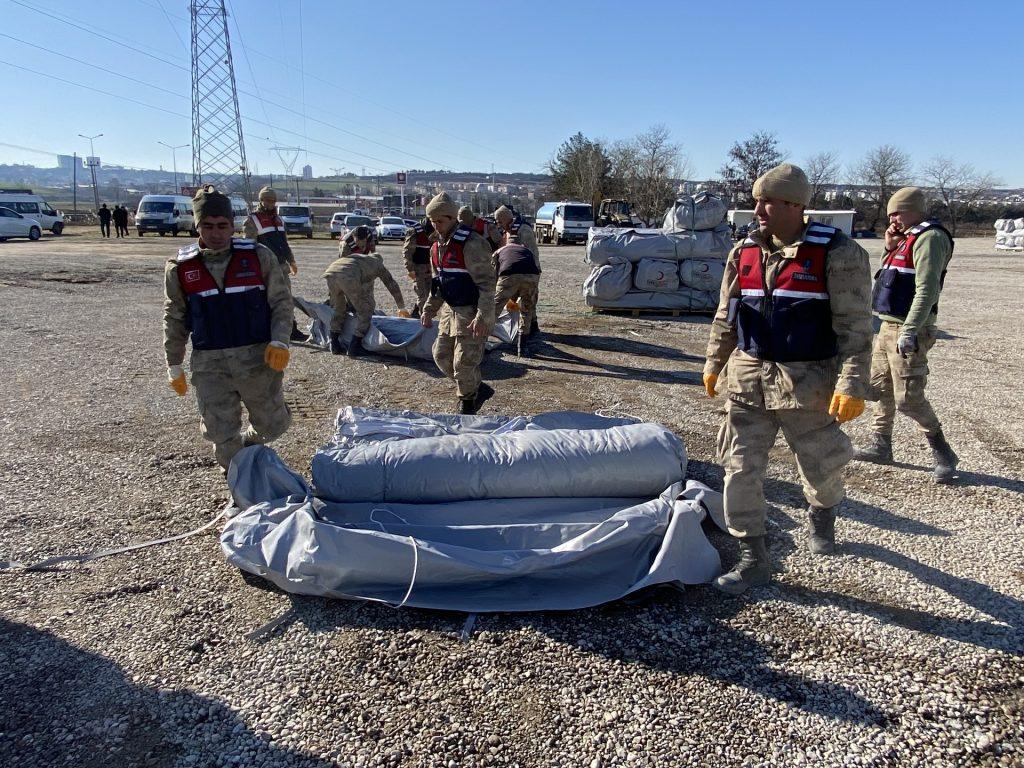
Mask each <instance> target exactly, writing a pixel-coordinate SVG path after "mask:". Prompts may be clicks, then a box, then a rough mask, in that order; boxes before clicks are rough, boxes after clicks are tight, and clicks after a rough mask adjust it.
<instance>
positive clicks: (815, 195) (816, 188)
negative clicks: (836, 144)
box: [804, 152, 839, 208]
mask: <svg viewBox="0 0 1024 768" xmlns="http://www.w3.org/2000/svg"><path fill="white" fill-rule="evenodd" d="M804 170H805V171H806V173H807V181H808V182H810V185H811V207H812V208H814V207H816V206H817V205H820V204H822V203H823V202H824V200H823V199H819V197H823V192H824V189H825V187H827V186H831V185H832V184H835V183H836V181H837V180H838V179H839V155H837V154H836V153H835V152H818V153H816V154H813V155H811V156H810V157H808V158H807V166H806V167H805V168H804Z"/></svg>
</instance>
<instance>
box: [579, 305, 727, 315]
mask: <svg viewBox="0 0 1024 768" xmlns="http://www.w3.org/2000/svg"><path fill="white" fill-rule="evenodd" d="M590 311H591V313H592V314H595V315H618V316H625V317H642V316H648V317H650V316H654V317H684V316H685V315H710V314H713V312H712V310H709V309H694V310H689V309H656V308H654V307H651V308H647V307H645V308H644V309H627V308H625V307H622V308H619V307H591V308H590Z"/></svg>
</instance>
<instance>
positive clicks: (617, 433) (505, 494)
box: [312, 408, 686, 503]
mask: <svg viewBox="0 0 1024 768" xmlns="http://www.w3.org/2000/svg"><path fill="white" fill-rule="evenodd" d="M364 413H366V412H365V411H362V410H361V409H353V408H347V409H345V410H343V411H341V412H340V413H339V414H338V420H337V431H336V433H335V436H334V438H333V439H332V440H331V442H330V443H328V444H327V445H326V446H324V447H323V448H321V449H320V450H318V451H317V452H316V455H314V456H313V463H312V473H313V487H314V488H315V492H316V495H317V496H318V497H319V498H323V499H327V500H331V501H346V502H350V501H393V502H410V503H429V502H445V501H461V500H467V499H491V498H514V497H527V496H528V497H537V496H542V497H567V496H568V497H583V496H609V497H614V496H630V497H637V496H649V495H651V494H653V493H660V491H652V489H655V488H660V489H662V490H663V489H664V488H666V487H668V486H669V485H671V484H672V483H673V482H677V481H678V480H680V479H682V477H683V476H685V474H686V452H685V450H684V449H683V444H682V443H681V442H680V441H679V438H677V437H676V436H675V435H673V434H672V433H671V432H670V431H668V430H667V429H665V428H664V427H662V426H661V425H660V424H635V423H621V424H613V425H611V426H604V424H607V422H605V423H603V424H602V427H601V428H597V429H587V428H577V427H575V426H573V427H571V428H564V429H563V428H558V427H557V423H558V422H557V420H555V419H551V420H549V421H548V423H547V424H546V425H545V424H544V422H540V424H541V425H542V426H543V427H544V428H542V427H539V426H537V425H538V421H537V420H536V419H534V420H531V421H526V420H520V421H518V422H508V423H505V424H502V425H500V426H499V427H497V428H495V429H494V430H493V431H486V430H485V431H482V432H481V431H476V426H477V425H479V422H468V425H469V426H470V427H472V428H473V429H459V430H452V431H450V432H446V433H442V434H436V433H427V434H422V436H421V433H417V431H416V429H417V426H418V425H417V424H416V423H415V422H414V421H413V422H410V421H409V420H408V419H406V420H405V421H402V422H401V423H400V424H399V426H397V427H390V428H389V429H390V432H385V433H383V434H384V435H386V436H388V437H389V439H381V433H375V436H374V439H372V440H367V439H366V433H367V427H366V424H365V422H364V421H362V420H361V418H360V417H361V415H362V414H364ZM436 423H437V422H436V420H432V423H431V425H430V426H431V427H433V426H434V425H435V424H436ZM485 423H486V422H485ZM567 423H572V424H577V423H579V420H578V419H576V420H573V421H569V422H567ZM626 466H628V467H629V471H628V472H624V471H623V467H626Z"/></svg>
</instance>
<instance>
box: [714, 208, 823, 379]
mask: <svg viewBox="0 0 1024 768" xmlns="http://www.w3.org/2000/svg"><path fill="white" fill-rule="evenodd" d="M838 234H839V230H838V229H836V228H835V227H829V226H826V225H824V224H809V225H808V227H807V230H806V232H805V234H804V239H803V241H802V242H801V243H800V245H799V246H797V251H796V255H795V256H794V257H793V258H791V259H783V260H782V261H783V263H782V266H781V268H780V269H779V271H778V273H776V276H775V284H774V285H771V286H769V285H768V284H767V281H766V280H765V274H764V267H763V265H762V250H761V246H759V245H758V244H757V243H755V242H754V241H753V240H751V239H750V238H747V239H746V240H744V241H743V246H742V247H741V248H740V254H739V287H740V299H739V301H738V305H735V308H736V328H737V336H738V340H737V346H738V347H739V348H740V349H742V350H743V351H744V352H746V353H747V354H749V355H752V356H753V357H756V358H758V359H761V360H773V361H775V362H780V363H786V362H796V361H798V360H826V359H828V358H830V357H834V356H835V355H836V354H837V352H838V347H837V344H836V334H835V332H834V331H833V330H832V305H831V303H830V302H829V295H828V280H827V276H826V266H827V263H828V252H829V250H830V249H831V247H832V245H833V243H834V241H835V239H836V236H837V235H838ZM734 301H735V300H734Z"/></svg>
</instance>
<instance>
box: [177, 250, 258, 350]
mask: <svg viewBox="0 0 1024 768" xmlns="http://www.w3.org/2000/svg"><path fill="white" fill-rule="evenodd" d="M177 262H178V283H179V284H180V285H181V289H182V291H183V292H184V293H185V301H186V304H187V307H188V314H187V315H186V318H185V323H186V326H187V327H188V329H189V331H190V332H191V334H192V349H230V348H232V347H245V346H248V345H250V344H265V343H267V342H268V341H270V305H269V304H268V303H267V285H266V281H265V279H264V277H263V267H262V266H261V265H260V259H259V256H258V255H257V253H256V243H254V242H253V241H252V240H242V239H239V238H233V239H232V240H231V260H230V261H229V262H228V267H227V270H226V271H225V273H224V287H223V288H221V287H219V286H218V285H217V281H216V280H214V279H213V275H211V274H210V271H209V270H208V269H207V268H206V265H205V264H204V263H203V260H202V259H201V258H200V257H199V244H198V243H193V244H192V245H190V246H186V247H184V248H182V249H180V250H179V251H178V258H177Z"/></svg>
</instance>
